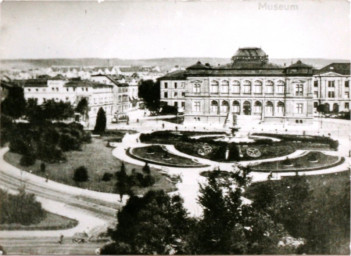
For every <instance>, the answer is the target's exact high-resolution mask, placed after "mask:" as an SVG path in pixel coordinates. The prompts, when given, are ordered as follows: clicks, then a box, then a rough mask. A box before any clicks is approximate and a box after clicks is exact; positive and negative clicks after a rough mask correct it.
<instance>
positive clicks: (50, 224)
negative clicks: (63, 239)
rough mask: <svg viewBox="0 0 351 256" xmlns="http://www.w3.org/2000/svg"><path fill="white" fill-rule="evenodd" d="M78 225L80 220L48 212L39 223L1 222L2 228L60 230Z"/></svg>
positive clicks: (0, 226)
mask: <svg viewBox="0 0 351 256" xmlns="http://www.w3.org/2000/svg"><path fill="white" fill-rule="evenodd" d="M77 225H78V221H76V220H73V219H70V218H67V217H64V216H61V215H57V214H54V213H51V212H46V217H45V218H44V219H43V220H41V221H40V222H39V223H37V224H31V225H21V224H1V225H0V230H58V229H69V228H73V227H75V226H77Z"/></svg>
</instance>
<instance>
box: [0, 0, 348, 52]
mask: <svg viewBox="0 0 351 256" xmlns="http://www.w3.org/2000/svg"><path fill="white" fill-rule="evenodd" d="M100 1H101V0H100ZM279 7H280V8H283V10H276V8H279ZM0 19H1V30H0V58H1V59H9V58H86V57H97V58H123V59H146V58H162V57H224V58H230V57H231V56H232V55H233V54H234V53H235V51H236V50H237V49H238V48H239V47H247V46H250V47H261V48H262V49H263V50H264V51H265V52H266V53H267V54H268V55H269V57H270V58H334V59H351V44H350V42H351V40H350V39H351V32H350V31H351V28H350V2H348V1H347V0H307V1H306V0H217V1H214V0H212V1H196V0H192V1H186V0H173V1H168V0H163V1H162V0H159V1H142V0H139V1H136V0H135V1H126V0H121V1H113V2H112V1H103V2H100V3H98V2H88V1H80V2H78V1H73V2H72V1H71V2H67V1H56V2H43V1H42V2H33V1H16V2H10V1H4V2H2V3H1V14H0Z"/></svg>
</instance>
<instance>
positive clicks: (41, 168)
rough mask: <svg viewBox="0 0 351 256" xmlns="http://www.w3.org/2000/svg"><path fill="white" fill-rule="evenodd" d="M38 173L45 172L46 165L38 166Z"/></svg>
mask: <svg viewBox="0 0 351 256" xmlns="http://www.w3.org/2000/svg"><path fill="white" fill-rule="evenodd" d="M40 171H41V172H45V171H46V165H45V163H43V162H42V163H41V164H40Z"/></svg>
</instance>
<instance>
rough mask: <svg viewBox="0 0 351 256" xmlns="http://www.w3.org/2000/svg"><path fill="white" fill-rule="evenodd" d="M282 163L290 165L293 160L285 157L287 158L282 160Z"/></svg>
mask: <svg viewBox="0 0 351 256" xmlns="http://www.w3.org/2000/svg"><path fill="white" fill-rule="evenodd" d="M282 164H283V165H286V166H289V165H292V162H291V160H290V159H289V158H288V157H287V158H285V159H284V160H283V161H282Z"/></svg>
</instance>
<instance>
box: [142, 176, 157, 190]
mask: <svg viewBox="0 0 351 256" xmlns="http://www.w3.org/2000/svg"><path fill="white" fill-rule="evenodd" d="M154 184H155V178H154V177H153V176H151V175H149V174H148V175H145V176H144V177H143V179H142V182H141V185H142V186H143V187H150V186H152V185H154Z"/></svg>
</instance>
